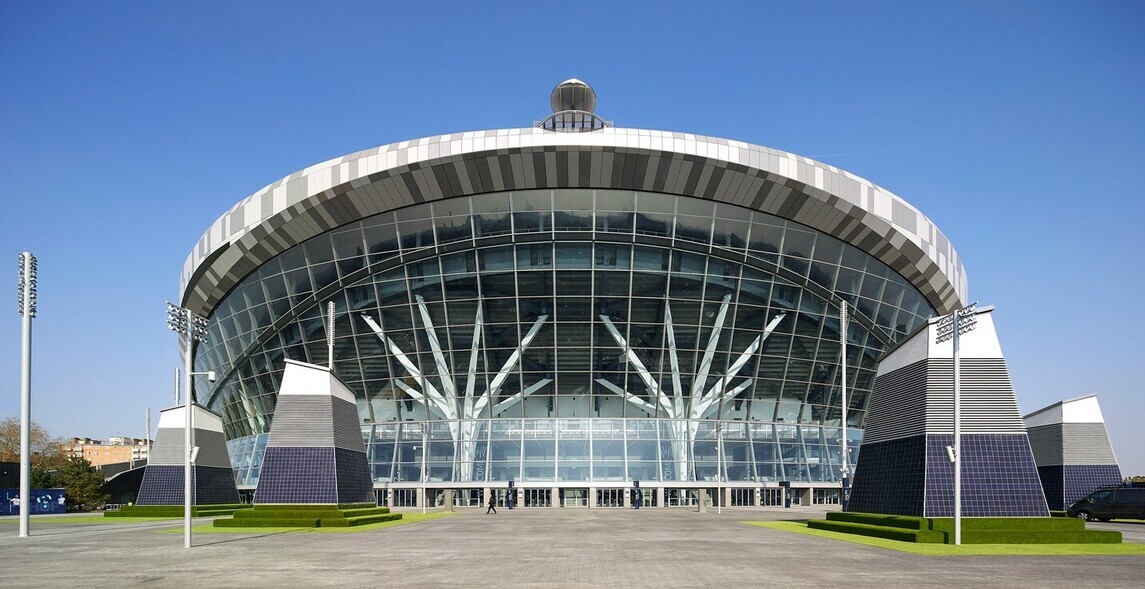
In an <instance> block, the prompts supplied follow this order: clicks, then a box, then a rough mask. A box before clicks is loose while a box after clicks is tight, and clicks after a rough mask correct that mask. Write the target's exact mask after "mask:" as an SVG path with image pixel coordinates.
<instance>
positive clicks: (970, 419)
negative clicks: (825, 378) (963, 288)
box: [847, 307, 1049, 517]
mask: <svg viewBox="0 0 1145 589" xmlns="http://www.w3.org/2000/svg"><path fill="white" fill-rule="evenodd" d="M992 313H993V308H992V307H987V308H984V309H981V310H979V311H978V312H977V324H976V327H975V328H974V329H973V330H972V331H970V332H968V333H965V334H963V335H962V336H961V337H960V345H959V350H960V359H961V360H960V364H961V370H960V374H961V383H960V392H961V398H962V402H961V405H962V409H961V422H962V423H961V427H962V444H961V445H962V515H964V516H967V517H1020V516H1048V515H1049V510H1048V509H1047V507H1046V499H1045V496H1044V495H1043V493H1042V485H1041V482H1040V480H1039V478H1038V472H1037V469H1036V467H1035V464H1034V457H1033V454H1032V452H1031V450H1030V441H1029V439H1028V438H1027V436H1026V428H1025V425H1024V424H1023V422H1022V418H1021V416H1020V415H1019V413H1018V406H1017V402H1016V401H1015V399H1014V390H1013V386H1012V385H1011V384H1010V375H1009V372H1008V370H1007V369H1006V361H1005V358H1004V357H1003V356H1002V349H1001V346H1000V345H999V343H998V336H997V333H996V332H995V330H994V322H993V319H992ZM936 332H937V323H936V321H933V320H932V321H931V322H930V323H929V324H928V325H927V326H926V327H925V328H924V329H921V330H919V331H918V332H916V333H915V334H914V335H913V336H912V337H910V338H909V339H907V340H906V341H904V342H903V343H902V344H901V345H899V346H898V347H896V348H894V349H893V350H892V351H891V352H890V353H888V354H887V355H886V356H885V357H884V358H883V359H882V361H881V362H880V363H879V370H878V375H877V376H876V378H875V386H874V390H873V392H872V394H871V399H870V405H869V409H868V413H867V421H866V430H865V431H864V434H863V445H862V449H861V451H860V452H859V461H858V465H857V467H856V469H855V482H854V486H853V488H852V492H851V498H850V502H849V504H848V506H847V509H848V511H855V512H866V513H886V514H897V515H913V516H923V517H952V516H953V515H954V465H953V464H952V463H951V461H950V458H949V454H948V453H947V446H951V445H952V444H953V441H954V435H953V432H954V382H953V381H954V371H953V354H952V352H953V346H952V343H951V342H950V341H949V340H947V341H945V342H944V343H941V344H938V343H935V338H936Z"/></svg>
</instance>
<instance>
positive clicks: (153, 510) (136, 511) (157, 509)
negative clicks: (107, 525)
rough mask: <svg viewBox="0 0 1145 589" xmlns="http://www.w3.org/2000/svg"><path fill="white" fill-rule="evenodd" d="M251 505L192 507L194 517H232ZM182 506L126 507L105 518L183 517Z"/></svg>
mask: <svg viewBox="0 0 1145 589" xmlns="http://www.w3.org/2000/svg"><path fill="white" fill-rule="evenodd" d="M251 507H252V506H251V505H250V504H249V503H219V504H216V505H192V506H191V515H192V516H194V517H211V516H219V515H231V514H233V513H234V512H236V511H243V510H249V509H250V508H251ZM184 509H185V507H184V506H182V505H124V506H122V507H120V508H119V511H105V512H103V516H104V517H183V515H184V513H185V512H184Z"/></svg>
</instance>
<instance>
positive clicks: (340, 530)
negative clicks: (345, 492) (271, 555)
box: [158, 511, 456, 535]
mask: <svg viewBox="0 0 1145 589" xmlns="http://www.w3.org/2000/svg"><path fill="white" fill-rule="evenodd" d="M451 515H456V512H451V511H440V512H437V513H426V514H421V513H402V518H401V519H395V520H390V521H387V522H378V523H376V524H366V525H362V526H353V527H330V528H262V527H258V528H216V527H214V526H213V525H211V526H196V527H192V528H191V531H192V533H195V534H259V535H265V534H273V533H282V532H307V533H315V534H356V533H358V532H369V531H371V530H380V529H382V528H392V527H394V526H402V525H405V524H414V523H418V522H423V521H427V520H431V519H440V518H443V517H449V516H451ZM158 533H160V534H182V533H183V529H182V528H178V529H170V530H160V531H159V532H158Z"/></svg>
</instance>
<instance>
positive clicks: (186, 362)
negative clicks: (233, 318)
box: [183, 309, 195, 548]
mask: <svg viewBox="0 0 1145 589" xmlns="http://www.w3.org/2000/svg"><path fill="white" fill-rule="evenodd" d="M183 312H184V313H186V315H187V330H186V334H185V335H184V336H183V344H184V345H185V346H186V349H185V350H184V351H183V406H184V410H183V411H184V413H185V414H186V415H184V424H183V451H184V454H183V547H184V548H190V547H191V451H192V450H191V449H192V448H193V447H194V438H193V435H192V434H193V430H192V429H191V428H193V427H194V420H193V419H192V418H191V410H192V405H191V343H192V342H193V341H194V338H193V337H192V334H193V331H194V328H193V325H194V324H195V319H194V317H193V316H192V315H191V310H190V309H183Z"/></svg>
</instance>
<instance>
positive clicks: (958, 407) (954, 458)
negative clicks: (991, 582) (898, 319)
mask: <svg viewBox="0 0 1145 589" xmlns="http://www.w3.org/2000/svg"><path fill="white" fill-rule="evenodd" d="M977 305H978V303H971V304H969V305H967V306H965V307H963V308H961V309H958V310H956V311H954V312H953V313H951V314H950V315H946V316H943V317H942V318H940V319H939V320H938V323H937V325H936V327H937V329H936V333H935V343H942V342H944V341H946V340H947V339H950V340H951V344H952V345H953V348H954V349H953V351H952V353H951V359H952V360H953V364H954V443H953V445H951V446H947V447H946V450H947V452H949V453H950V461H951V462H953V463H954V545H955V546H958V545H961V544H962V393H961V386H960V384H961V383H960V381H961V370H959V368H960V367H959V361H960V356H959V350H958V343H959V339H960V338H961V336H962V334H963V333H969V332H970V331H972V330H973V329H974V327H975V326H976V325H977V323H978V318H977V310H976V307H977Z"/></svg>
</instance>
